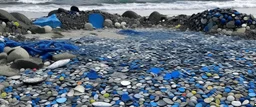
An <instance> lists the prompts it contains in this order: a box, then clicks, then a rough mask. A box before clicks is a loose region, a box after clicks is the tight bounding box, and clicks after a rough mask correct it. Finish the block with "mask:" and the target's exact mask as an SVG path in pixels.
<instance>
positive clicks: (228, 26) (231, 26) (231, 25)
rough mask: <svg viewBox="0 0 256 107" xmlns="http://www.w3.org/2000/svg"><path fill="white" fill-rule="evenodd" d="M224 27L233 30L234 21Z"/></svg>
mask: <svg viewBox="0 0 256 107" xmlns="http://www.w3.org/2000/svg"><path fill="white" fill-rule="evenodd" d="M226 27H227V28H229V29H233V28H235V27H236V26H235V22H234V21H230V22H228V23H227V24H226Z"/></svg>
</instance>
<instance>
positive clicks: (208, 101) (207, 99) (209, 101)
mask: <svg viewBox="0 0 256 107" xmlns="http://www.w3.org/2000/svg"><path fill="white" fill-rule="evenodd" d="M213 100H214V98H212V97H210V98H206V99H204V102H205V103H211V102H212V101H213Z"/></svg>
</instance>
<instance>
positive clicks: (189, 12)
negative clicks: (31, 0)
mask: <svg viewBox="0 0 256 107" xmlns="http://www.w3.org/2000/svg"><path fill="white" fill-rule="evenodd" d="M235 9H236V10H237V11H239V12H241V13H246V14H252V15H254V16H256V11H254V10H256V8H235ZM204 10H205V9H197V10H195V9H194V10H134V12H136V13H138V14H139V15H141V16H149V15H150V14H151V13H152V12H153V11H158V12H159V13H161V14H164V15H167V16H169V17H171V16H176V15H180V14H185V15H192V14H194V13H199V12H202V11H204ZM103 11H105V10H103ZM125 11H126V10H113V11H105V12H109V13H111V14H115V13H117V14H120V15H122V14H123V13H124V12H125ZM20 13H22V14H24V15H25V16H27V17H28V18H31V19H34V18H40V17H42V16H47V15H48V13H44V12H43V13H40V12H37V13H35V12H20Z"/></svg>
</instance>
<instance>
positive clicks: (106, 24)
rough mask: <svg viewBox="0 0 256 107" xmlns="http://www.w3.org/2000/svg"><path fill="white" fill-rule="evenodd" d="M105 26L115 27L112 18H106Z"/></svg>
mask: <svg viewBox="0 0 256 107" xmlns="http://www.w3.org/2000/svg"><path fill="white" fill-rule="evenodd" d="M104 26H105V27H108V28H111V27H113V22H112V21H111V20H110V19H106V20H105V22H104Z"/></svg>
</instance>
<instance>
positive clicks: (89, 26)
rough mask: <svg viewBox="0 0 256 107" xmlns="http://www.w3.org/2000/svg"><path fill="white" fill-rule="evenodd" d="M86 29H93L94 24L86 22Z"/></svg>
mask: <svg viewBox="0 0 256 107" xmlns="http://www.w3.org/2000/svg"><path fill="white" fill-rule="evenodd" d="M84 29H85V30H93V25H92V24H91V23H86V24H85V25H84Z"/></svg>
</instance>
